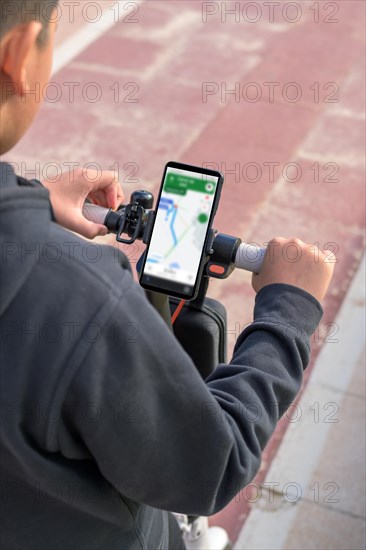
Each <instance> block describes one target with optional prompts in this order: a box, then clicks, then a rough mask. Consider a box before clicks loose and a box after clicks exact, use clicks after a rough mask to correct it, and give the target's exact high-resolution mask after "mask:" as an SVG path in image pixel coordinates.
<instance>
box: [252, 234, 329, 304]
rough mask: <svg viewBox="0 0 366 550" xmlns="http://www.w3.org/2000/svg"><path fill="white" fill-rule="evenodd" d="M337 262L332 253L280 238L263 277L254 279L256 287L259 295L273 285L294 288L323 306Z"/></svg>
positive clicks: (275, 241) (269, 252) (269, 250)
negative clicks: (309, 295)
mask: <svg viewBox="0 0 366 550" xmlns="http://www.w3.org/2000/svg"><path fill="white" fill-rule="evenodd" d="M336 262H337V259H336V258H335V256H334V254H333V253H332V252H331V251H330V250H325V251H324V252H322V251H321V250H319V249H318V248H317V247H316V246H314V245H310V244H306V243H304V242H303V241H300V240H299V239H284V238H282V237H277V238H275V239H272V240H271V241H270V242H269V243H268V248H267V252H266V254H265V256H264V261H263V266H262V268H261V271H260V273H258V274H254V275H253V278H252V285H253V288H254V290H255V291H256V292H259V291H260V290H261V288H263V287H265V286H267V285H270V284H273V283H284V284H288V285H293V286H297V287H299V288H302V289H303V290H306V291H307V292H309V294H312V296H314V298H316V299H317V300H318V301H319V302H321V301H322V300H323V298H324V296H325V293H326V292H327V289H328V286H329V283H330V281H331V279H332V276H333V270H334V264H335V263H336Z"/></svg>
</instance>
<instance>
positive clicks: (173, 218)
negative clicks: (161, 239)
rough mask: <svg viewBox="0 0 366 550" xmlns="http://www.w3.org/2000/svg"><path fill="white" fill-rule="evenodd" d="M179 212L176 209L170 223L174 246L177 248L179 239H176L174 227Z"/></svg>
mask: <svg viewBox="0 0 366 550" xmlns="http://www.w3.org/2000/svg"><path fill="white" fill-rule="evenodd" d="M177 212H178V208H175V207H174V212H173V215H172V221H171V222H170V230H171V232H172V235H173V241H174V246H176V245H177V243H178V239H177V237H176V234H175V231H174V227H173V225H174V222H175V218H176V217H177Z"/></svg>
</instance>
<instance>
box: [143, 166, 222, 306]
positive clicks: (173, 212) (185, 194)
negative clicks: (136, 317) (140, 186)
mask: <svg viewBox="0 0 366 550" xmlns="http://www.w3.org/2000/svg"><path fill="white" fill-rule="evenodd" d="M220 177H221V176H220V174H217V176H216V175H210V174H207V173H199V172H194V171H189V170H185V169H182V168H176V167H172V166H169V165H168V166H167V168H166V172H165V177H164V181H163V184H162V189H161V193H160V197H159V201H158V205H157V211H156V217H155V223H154V227H153V231H152V235H151V239H150V244H149V247H148V250H147V252H146V256H145V263H144V268H143V271H142V275H141V278H140V282H141V284H142V286H144V287H145V288H151V289H155V290H156V291H158V292H159V291H160V292H165V293H167V294H171V295H175V296H181V297H186V298H187V299H189V298H190V297H192V296H193V295H194V293H195V287H196V283H197V276H198V273H199V270H200V267H201V265H202V260H203V258H204V248H205V243H206V239H207V234H208V230H209V229H210V227H211V223H212V218H213V214H214V209H215V205H216V206H217V200H216V198H217V191H218V184H219V180H220Z"/></svg>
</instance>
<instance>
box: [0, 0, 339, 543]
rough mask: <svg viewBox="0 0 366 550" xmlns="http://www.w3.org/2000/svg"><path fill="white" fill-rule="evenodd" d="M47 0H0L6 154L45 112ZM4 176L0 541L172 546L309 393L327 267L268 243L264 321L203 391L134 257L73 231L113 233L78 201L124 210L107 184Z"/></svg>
mask: <svg viewBox="0 0 366 550" xmlns="http://www.w3.org/2000/svg"><path fill="white" fill-rule="evenodd" d="M42 1H43V0H27V1H26V2H22V3H21V2H19V1H17V0H1V8H2V15H4V14H5V15H6V17H4V18H3V25H2V30H1V53H0V63H1V65H0V69H1V73H0V78H1V94H2V98H1V99H2V101H1V130H0V134H1V135H0V137H1V154H4V153H5V152H8V151H9V150H10V149H11V148H12V147H13V146H14V145H15V144H16V143H17V142H18V140H19V139H20V138H21V137H22V135H23V134H24V133H25V131H26V130H27V128H28V127H29V126H30V124H31V122H32V120H33V118H34V117H35V115H36V112H37V110H38V108H39V104H38V103H37V102H36V101H35V99H34V96H32V95H27V94H26V92H27V89H33V88H34V85H35V82H39V83H40V86H41V87H42V86H43V85H45V84H46V83H47V80H48V78H49V75H50V68H51V59H52V51H53V45H54V35H55V23H54V21H53V19H55V18H52V17H51V18H49V19H51V20H50V21H46V20H45V18H44V17H43V16H42V15H41V16H40V17H37V16H36V15H35V13H36V12H35V10H34V7H38V9H39V8H40V4H42ZM50 2H51V3H52V5H53V6H54V7H55V6H56V3H57V0H47V3H48V4H49V3H50ZM20 4H22V5H23V6H22V9H24V6H25V9H28V8H29V9H28V12H29V14H28V12H27V13H26V17H25V16H24V14H23V13H22V12H21V7H20ZM10 8H11V9H10ZM31 8H32V9H31ZM41 11H42V10H41ZM39 13H40V12H39ZM48 13H49V12H48ZM26 96H27V97H26ZM24 99H26V100H24ZM0 179H1V201H0V216H1V236H0V238H1V264H0V266H1V274H0V275H1V300H0V318H1V361H0V367H1V411H2V415H1V437H0V443H1V493H2V494H1V508H2V509H1V518H2V524H1V547H2V548H4V550H5V549H6V550H10V549H15V548H16V549H37V550H50V549H51V548H52V549H57V548H59V549H63V550H68V549H70V550H75V549H76V548H78V549H80V550H84V549H85V550H86V549H88V550H91V549H103V550H106V549H111V550H113V549H119V550H120V549H121V548H123V549H130V550H134V549H140V548H144V549H157V548H174V547H175V546H174V544H175V542H174V537H176V529H177V527H176V525H174V520H172V517H173V516H172V515H170V513H169V512H166V510H169V511H175V512H181V513H186V514H192V515H194V514H197V515H211V514H214V513H215V512H217V511H218V510H220V509H222V508H223V507H224V506H225V505H226V504H228V502H229V501H230V500H231V499H232V498H233V497H234V496H235V494H237V493H238V492H239V491H240V490H241V489H242V488H243V487H245V486H246V485H248V484H249V483H250V482H251V480H253V478H254V476H255V474H256V472H257V471H258V469H259V465H260V461H261V452H262V450H263V448H264V446H265V445H266V443H267V442H268V440H269V438H270V436H271V434H272V433H273V431H274V429H275V426H276V423H277V421H278V420H279V418H280V417H281V415H283V414H284V412H285V411H286V410H287V408H288V407H289V406H290V404H291V403H292V402H293V400H294V398H295V397H296V395H297V393H298V391H299V389H300V387H301V382H302V378H303V371H304V369H305V368H306V366H307V365H308V362H309V355H310V336H311V334H312V333H313V331H314V330H315V329H316V327H317V325H318V323H319V321H320V319H321V316H322V308H321V305H320V303H319V302H320V301H321V300H322V299H323V297H324V295H325V293H326V291H327V288H328V285H329V282H330V280H331V277H332V271H333V265H334V264H333V263H327V262H325V254H323V253H322V252H321V251H319V255H318V256H317V260H318V261H315V260H314V251H313V250H312V248H311V247H310V245H308V244H305V243H304V242H302V241H300V240H293V239H284V238H276V239H274V240H272V241H271V247H272V251H273V254H269V253H267V254H266V256H265V260H264V266H263V269H262V271H261V273H260V274H258V275H254V276H253V287H254V290H255V291H256V292H257V295H256V302H255V308H254V321H253V323H252V324H251V325H250V326H248V327H247V328H246V329H245V330H244V331H243V332H242V334H241V335H240V337H239V339H238V341H237V343H236V346H235V350H234V354H233V357H232V360H231V362H230V363H229V364H227V365H219V366H218V367H217V369H216V370H215V372H214V373H213V374H212V375H210V377H209V378H208V379H206V380H205V381H203V380H202V378H201V377H200V376H199V374H198V372H197V371H196V369H195V367H194V365H193V363H192V361H191V359H190V358H189V357H188V355H187V354H186V353H185V352H184V351H183V349H182V348H181V347H180V345H179V343H178V342H177V341H176V340H175V338H174V336H173V335H172V333H171V332H170V331H169V330H168V329H167V327H166V326H165V324H164V322H163V321H162V320H161V318H160V317H159V315H158V314H157V313H156V311H155V310H154V309H153V308H152V306H151V305H150V304H149V303H148V301H147V299H146V298H145V295H144V292H143V291H142V289H141V288H140V286H139V285H138V284H137V283H136V282H134V280H133V277H132V275H131V272H130V269H129V267H128V262H127V261H126V258H124V257H123V255H122V254H120V255H119V256H118V257H117V258H116V255H115V254H114V251H113V249H111V248H110V247H108V246H97V245H94V244H93V243H92V244H91V243H90V242H88V241H86V240H84V239H83V238H82V237H78V236H76V235H75V234H74V233H71V232H70V231H69V230H72V231H74V232H78V233H80V234H81V235H84V236H86V237H89V238H93V237H95V236H96V235H102V234H104V233H105V228H104V227H103V226H99V225H96V224H92V223H91V222H88V221H87V220H85V219H84V218H83V216H82V213H81V207H82V204H83V202H84V200H85V199H86V197H90V199H91V200H92V201H93V202H95V203H96V204H100V205H104V206H108V207H112V208H114V207H116V206H117V204H118V203H119V202H121V200H122V199H123V193H122V190H121V188H120V185H119V183H118V181H117V178H116V177H115V175H114V174H112V173H110V172H106V173H104V174H103V175H102V176H101V177H100V178H99V179H98V180H97V181H96V182H95V181H93V180H95V178H94V177H93V174H87V173H84V172H80V171H79V172H73V173H69V174H66V175H64V176H63V177H62V178H61V179H60V180H59V181H58V182H57V183H47V182H43V185H41V184H40V183H37V182H34V181H27V180H25V179H23V178H22V177H20V176H16V174H15V173H14V171H13V169H12V167H11V166H10V165H9V164H7V163H4V162H3V163H1V166H0ZM291 243H292V244H295V245H296V246H297V247H298V248H299V249H300V250H301V257H300V258H299V260H298V261H297V262H296V263H290V262H287V261H286V260H285V258H284V254H283V251H284V249H285V247H286V246H288V245H289V244H291ZM327 254H328V258H329V253H328V252H327ZM253 410H255V411H256V414H255V415H253Z"/></svg>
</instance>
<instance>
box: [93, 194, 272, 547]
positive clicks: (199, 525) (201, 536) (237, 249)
mask: <svg viewBox="0 0 366 550" xmlns="http://www.w3.org/2000/svg"><path fill="white" fill-rule="evenodd" d="M153 204H154V196H153V195H152V193H150V192H149V191H143V190H141V191H135V192H134V193H132V195H131V199H130V203H129V204H127V205H122V206H121V207H120V208H119V209H118V210H117V211H112V210H111V209H107V208H102V207H100V206H96V205H93V204H89V203H86V204H85V205H84V207H83V214H84V216H85V217H86V218H87V219H88V220H90V221H92V222H94V223H98V224H103V225H105V226H106V227H107V228H108V230H109V232H110V233H114V234H115V235H116V241H117V242H119V243H121V244H124V245H129V244H133V243H134V242H135V241H136V240H137V239H138V240H142V241H143V243H144V244H148V243H149V240H150V236H151V230H152V226H153V222H154V218H155V211H154V210H153ZM205 252H206V256H207V262H206V264H205V269H204V273H203V276H202V279H201V282H200V287H199V292H198V295H197V297H196V298H195V299H194V300H193V301H191V302H190V304H189V305H190V307H191V308H194V309H195V310H196V312H197V311H204V309H205V307H206V306H205V300H206V293H207V290H208V285H209V280H210V278H217V279H226V278H227V277H229V275H230V274H231V273H232V272H233V271H234V269H235V268H238V269H244V270H247V271H251V272H253V273H258V272H259V271H260V268H261V265H262V263H263V258H264V255H265V252H266V249H265V248H261V247H259V246H255V245H254V246H253V245H250V244H245V243H242V241H241V239H239V238H238V237H233V236H230V235H225V234H221V233H218V232H217V231H216V230H214V229H212V230H210V235H209V238H208V240H207V247H206V251H205ZM142 261H143V256H142V257H141V258H140V260H139V262H138V264H137V271H139V269H140V268H141V265H142ZM145 292H146V296H147V298H148V300H149V301H150V302H151V303H152V305H153V306H154V307H155V308H156V310H157V311H158V313H159V314H160V315H161V317H162V318H163V319H164V321H165V323H166V324H167V326H168V327H169V329H170V330H172V331H174V326H175V323H176V321H177V319H178V316H179V314H180V313H181V311H182V309H183V308H184V306H185V301H184V300H181V301H180V302H179V303H178V305H177V306H176V307H175V308H174V310H173V312H172V300H170V299H169V296H167V295H165V294H161V293H157V292H151V291H149V290H147V291H145ZM220 307H221V308H223V306H222V304H220ZM223 309H224V308H223ZM223 324H224V327H223V330H221V331H220V332H219V339H221V340H223V339H225V340H226V333H227V331H226V327H225V324H226V313H225V316H224V317H223ZM217 347H218V349H226V341H225V342H221V341H219V342H218V346H217ZM185 350H186V351H187V352H188V353H189V354H190V355H191V356H192V354H193V353H192V350H189V349H187V347H185ZM210 351H211V352H210ZM190 352H191V353H190ZM216 356H217V354H216V353H215V352H213V350H208V349H207V344H206V346H205V349H204V350H203V352H202V353H201V354H200V357H198V358H197V356H196V357H195V358H194V362H195V364H196V366H197V368H198V370H199V371H200V372H201V374H202V375H203V373H205V374H207V373H209V372H212V371H213V370H214V368H215V367H216V366H217V363H218V360H217V359H216V358H215V357H216ZM207 358H209V359H208V364H207ZM192 359H193V357H192ZM175 516H176V519H177V521H178V524H179V526H180V529H181V532H182V538H183V540H184V542H185V545H186V548H187V550H225V549H226V550H227V549H229V548H232V546H231V543H230V541H229V537H228V534H227V532H226V531H225V530H224V529H223V528H221V527H215V526H214V527H209V525H208V518H207V517H203V516H200V517H196V516H194V517H192V516H187V515H185V514H175Z"/></svg>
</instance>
